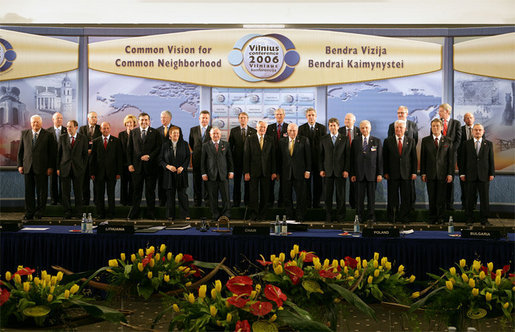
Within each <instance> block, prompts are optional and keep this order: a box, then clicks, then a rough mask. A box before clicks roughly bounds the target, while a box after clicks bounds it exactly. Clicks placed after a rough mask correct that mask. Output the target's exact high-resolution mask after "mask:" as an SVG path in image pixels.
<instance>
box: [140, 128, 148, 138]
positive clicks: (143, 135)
mask: <svg viewBox="0 0 515 332" xmlns="http://www.w3.org/2000/svg"><path fill="white" fill-rule="evenodd" d="M145 138H147V130H146V129H143V131H142V132H141V139H142V140H145Z"/></svg>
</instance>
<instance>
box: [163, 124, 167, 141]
mask: <svg viewBox="0 0 515 332" xmlns="http://www.w3.org/2000/svg"><path fill="white" fill-rule="evenodd" d="M163 130H164V134H165V138H166V137H168V136H167V135H168V127H166V126H165V127H164V129H163Z"/></svg>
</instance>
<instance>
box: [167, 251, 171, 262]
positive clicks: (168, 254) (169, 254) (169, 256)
mask: <svg viewBox="0 0 515 332" xmlns="http://www.w3.org/2000/svg"><path fill="white" fill-rule="evenodd" d="M166 259H168V260H169V261H171V260H172V253H171V252H169V253H167V254H166Z"/></svg>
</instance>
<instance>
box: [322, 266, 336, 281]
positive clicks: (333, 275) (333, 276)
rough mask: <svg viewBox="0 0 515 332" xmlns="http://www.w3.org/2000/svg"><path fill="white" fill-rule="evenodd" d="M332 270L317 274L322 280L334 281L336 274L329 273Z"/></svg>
mask: <svg viewBox="0 0 515 332" xmlns="http://www.w3.org/2000/svg"><path fill="white" fill-rule="evenodd" d="M332 269H333V268H330V269H329V270H320V271H318V274H319V275H320V276H321V277H322V278H329V279H334V278H336V276H337V275H338V273H334V272H333V271H331V270H332Z"/></svg>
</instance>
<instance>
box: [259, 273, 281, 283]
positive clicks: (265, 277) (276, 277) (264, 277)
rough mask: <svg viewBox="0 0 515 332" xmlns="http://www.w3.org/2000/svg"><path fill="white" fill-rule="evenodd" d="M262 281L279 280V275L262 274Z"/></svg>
mask: <svg viewBox="0 0 515 332" xmlns="http://www.w3.org/2000/svg"><path fill="white" fill-rule="evenodd" d="M263 280H264V281H268V282H281V280H282V279H281V277H280V276H278V275H277V274H275V273H267V274H265V275H264V276H263Z"/></svg>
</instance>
